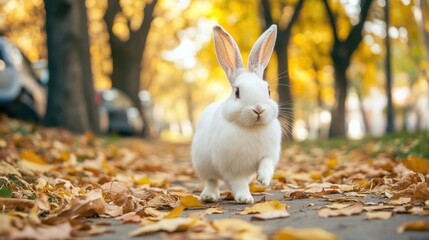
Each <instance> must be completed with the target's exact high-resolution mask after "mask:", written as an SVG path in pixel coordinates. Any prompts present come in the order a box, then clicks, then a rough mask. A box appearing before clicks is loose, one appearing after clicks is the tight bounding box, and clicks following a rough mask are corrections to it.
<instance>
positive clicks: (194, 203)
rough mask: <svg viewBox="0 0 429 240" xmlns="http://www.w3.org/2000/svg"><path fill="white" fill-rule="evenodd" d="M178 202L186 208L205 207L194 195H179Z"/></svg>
mask: <svg viewBox="0 0 429 240" xmlns="http://www.w3.org/2000/svg"><path fill="white" fill-rule="evenodd" d="M180 202H181V203H182V204H183V205H184V206H185V207H186V208H187V209H198V208H207V207H206V206H204V205H202V204H201V203H200V201H199V200H198V198H197V197H195V196H194V195H186V196H182V197H180Z"/></svg>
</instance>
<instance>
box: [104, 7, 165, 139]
mask: <svg viewBox="0 0 429 240" xmlns="http://www.w3.org/2000/svg"><path fill="white" fill-rule="evenodd" d="M157 2H158V0H152V1H151V2H149V3H147V4H146V5H145V6H144V10H143V16H142V17H143V18H142V20H141V24H140V26H139V27H135V26H136V25H137V24H135V22H134V21H131V20H130V18H126V17H125V16H124V15H123V13H122V12H123V9H122V6H121V4H120V1H109V3H108V6H107V9H106V13H105V15H104V21H105V22H106V25H107V31H108V33H109V43H110V48H111V57H112V64H113V71H112V74H111V79H112V87H114V88H117V89H119V90H121V91H122V92H124V93H125V94H127V95H128V96H129V97H130V98H131V99H132V101H133V102H134V104H135V105H136V106H137V108H138V109H139V110H140V111H141V113H142V116H143V120H144V122H145V127H144V129H143V135H145V136H148V135H149V126H148V121H147V119H146V117H145V112H144V110H143V111H142V106H141V103H140V99H139V96H138V94H139V91H140V73H141V71H142V65H143V63H142V61H143V52H144V49H145V47H146V40H147V37H148V34H149V30H150V27H151V23H152V20H153V19H154V16H153V13H154V9H155V6H156V4H157ZM115 24H119V25H117V26H120V27H123V29H125V30H124V31H125V32H127V31H128V36H127V35H125V36H118V35H117V33H116V32H115Z"/></svg>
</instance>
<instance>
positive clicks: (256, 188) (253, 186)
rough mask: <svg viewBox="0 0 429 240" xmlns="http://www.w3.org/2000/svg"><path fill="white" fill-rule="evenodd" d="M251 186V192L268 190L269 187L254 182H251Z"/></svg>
mask: <svg viewBox="0 0 429 240" xmlns="http://www.w3.org/2000/svg"><path fill="white" fill-rule="evenodd" d="M249 188H250V192H252V193H258V192H265V190H267V187H265V186H261V185H256V184H253V183H252V184H250V186H249Z"/></svg>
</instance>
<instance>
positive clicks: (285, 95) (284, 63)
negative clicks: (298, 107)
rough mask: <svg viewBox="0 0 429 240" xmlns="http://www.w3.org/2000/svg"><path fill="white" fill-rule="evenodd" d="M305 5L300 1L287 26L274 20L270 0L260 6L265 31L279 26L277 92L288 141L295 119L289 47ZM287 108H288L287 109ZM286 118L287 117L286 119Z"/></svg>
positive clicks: (282, 5)
mask: <svg viewBox="0 0 429 240" xmlns="http://www.w3.org/2000/svg"><path fill="white" fill-rule="evenodd" d="M303 5H304V0H299V1H298V3H297V4H296V5H295V8H294V11H293V13H292V16H291V17H290V20H289V22H288V24H287V25H284V24H280V20H281V19H277V20H274V18H273V14H272V11H271V6H270V1H269V0H261V5H260V6H261V8H262V12H263V17H264V20H265V25H264V26H263V29H266V28H268V27H269V26H271V25H272V24H277V25H278V31H277V42H276V46H275V48H274V51H275V52H276V55H277V74H278V75H279V78H278V88H277V89H278V90H277V91H278V94H279V102H280V117H281V118H282V117H283V119H282V122H284V123H286V127H285V128H286V132H285V137H286V139H293V137H292V130H293V119H294V114H293V99H292V94H291V91H290V85H291V84H290V79H289V63H288V46H289V40H290V38H291V34H292V27H293V26H294V24H295V23H296V21H297V20H298V17H299V13H300V12H301V9H302V6H303ZM284 7H285V5H284V4H280V8H281V9H283V8H284ZM280 11H281V10H280ZM285 104H287V105H285ZM286 106H287V108H285V107H286ZM284 117H286V119H285V118H284Z"/></svg>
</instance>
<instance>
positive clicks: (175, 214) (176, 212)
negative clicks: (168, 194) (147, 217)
mask: <svg viewBox="0 0 429 240" xmlns="http://www.w3.org/2000/svg"><path fill="white" fill-rule="evenodd" d="M185 208H186V207H185V205H183V204H180V205H179V206H177V207H176V208H174V209H173V210H171V212H169V213H168V214H167V215H165V217H164V218H176V217H178V216H180V214H182V212H183V210H185Z"/></svg>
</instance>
